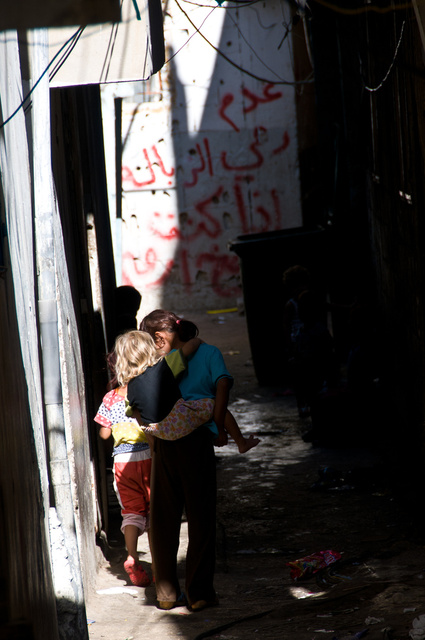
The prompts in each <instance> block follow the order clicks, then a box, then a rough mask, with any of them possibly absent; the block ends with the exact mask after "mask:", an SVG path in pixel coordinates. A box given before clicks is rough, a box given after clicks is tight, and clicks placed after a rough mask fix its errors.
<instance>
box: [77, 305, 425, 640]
mask: <svg viewBox="0 0 425 640" xmlns="http://www.w3.org/2000/svg"><path fill="white" fill-rule="evenodd" d="M185 315H186V317H188V318H190V319H192V320H194V321H195V322H197V324H198V326H199V327H200V329H201V336H202V337H203V338H204V339H205V340H206V341H208V342H211V343H214V344H216V345H217V346H219V347H220V348H221V350H222V351H223V353H224V355H225V358H226V361H227V364H228V367H229V369H230V371H231V373H233V375H234V376H235V388H234V390H233V392H232V407H231V408H232V411H233V412H234V414H235V416H236V418H237V419H238V421H239V423H240V426H241V428H242V430H243V431H244V432H245V433H247V434H249V433H257V434H258V435H259V437H260V438H261V443H260V444H259V445H258V447H256V448H255V449H253V450H251V451H250V452H248V453H247V454H245V455H240V454H238V452H237V449H236V446H235V445H234V444H233V443H232V444H230V445H229V446H227V447H226V448H223V449H219V450H217V470H218V483H219V506H218V529H217V531H218V544H217V571H216V589H217V591H218V594H219V598H220V605H219V606H218V607H215V608H211V609H206V610H204V611H202V612H200V613H189V612H188V611H187V609H186V608H184V607H180V608H176V609H173V610H171V611H170V612H164V611H159V610H158V609H156V607H155V590H154V587H152V586H151V587H148V588H147V589H142V588H137V587H132V586H130V585H129V583H128V581H127V579H126V574H125V573H124V571H123V567H122V563H123V559H124V555H123V554H124V551H123V547H122V537H121V536H120V534H119V532H118V531H117V535H115V536H112V537H111V539H110V540H109V543H110V548H109V550H108V559H103V561H102V566H101V569H100V572H99V576H98V582H97V591H96V593H95V594H93V595H92V596H91V597H90V598H89V600H88V604H87V615H88V618H89V635H90V638H91V639H92V640H100V639H101V638H105V639H107V640H130V639H131V640H142V638H143V639H144V638H158V640H159V639H161V640H163V639H168V638H170V639H171V638H173V639H174V638H184V639H187V640H198V639H200V638H207V637H212V638H221V639H223V640H226V639H228V640H230V639H232V640H233V639H234V640H236V639H247V638H253V637H261V638H262V640H269V639H270V640H284V639H287V638H288V639H289V638H291V639H292V638H293V639H296V640H319V639H322V638H324V639H325V638H329V639H330V640H348V639H351V638H352V639H354V638H361V637H363V636H366V635H367V638H368V639H369V640H378V639H386V640H408V639H409V638H410V637H412V638H413V639H414V640H415V639H419V638H423V637H425V629H424V635H420V622H421V620H419V621H418V618H419V616H421V615H422V614H425V604H424V603H425V548H424V544H423V539H422V538H421V536H420V534H419V530H418V522H417V521H415V518H417V514H415V513H412V512H411V509H410V505H409V508H408V506H407V504H405V503H404V502H403V500H402V499H401V497H400V494H399V493H395V492H394V480H395V479H396V478H395V477H394V473H392V472H390V470H389V468H388V464H387V458H386V456H383V455H382V454H381V452H380V451H379V450H376V448H375V450H373V451H372V450H369V449H367V448H362V447H360V446H359V443H353V446H352V447H350V448H348V447H344V448H335V447H333V448H325V447H318V446H312V445H311V444H310V443H307V442H304V441H303V439H302V435H303V433H304V432H305V429H306V424H305V421H304V422H303V421H301V420H300V419H299V417H298V413H297V409H296V404H295V401H294V398H293V396H290V395H288V396H285V395H281V394H280V393H279V391H281V390H279V389H271V388H263V387H262V388H260V387H258V386H257V383H256V379H255V377H254V371H253V367H252V365H251V364H250V352H249V345H248V340H247V334H246V327H245V319H244V318H243V316H240V315H238V314H237V313H223V314H206V313H205V314H194V313H187V314H185ZM343 427H344V416H341V428H343ZM324 469H328V475H326V474H325V475H324V476H323V473H322V475H321V472H322V471H323V470H324ZM114 538H115V539H114ZM186 544H187V537H186V526H185V523H183V526H182V544H181V549H180V563H181V570H182V574H181V575H182V576H183V568H184V554H185V548H186ZM324 550H332V551H335V552H338V553H339V554H341V560H339V562H337V563H335V564H334V565H329V567H328V568H326V569H324V570H323V571H321V572H319V573H318V574H316V575H315V576H310V577H309V578H307V579H302V580H299V581H296V582H294V581H293V580H292V579H291V576H290V567H288V565H287V563H288V562H291V561H295V560H297V559H299V558H303V557H305V556H307V555H309V554H312V553H315V552H319V551H324ZM139 551H140V557H141V560H142V562H143V563H144V564H145V566H146V568H147V569H148V570H150V562H151V558H150V554H149V549H148V545H147V539H146V538H145V537H143V538H142V539H141V540H140V544H139ZM415 620H416V622H415ZM414 625H418V626H419V628H418V629H416V631H417V633H416V635H412V636H410V635H409V632H410V631H411V630H412V629H413V628H414ZM423 626H424V627H425V624H424V625H423Z"/></svg>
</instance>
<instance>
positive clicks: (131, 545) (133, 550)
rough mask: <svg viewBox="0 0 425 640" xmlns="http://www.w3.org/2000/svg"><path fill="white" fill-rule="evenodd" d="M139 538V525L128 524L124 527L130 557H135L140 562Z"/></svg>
mask: <svg viewBox="0 0 425 640" xmlns="http://www.w3.org/2000/svg"><path fill="white" fill-rule="evenodd" d="M138 539H139V527H136V525H134V524H128V525H126V526H125V527H124V540H125V546H126V547H127V554H128V557H130V556H131V557H132V558H134V559H135V561H136V563H137V564H139V554H138V553H137V541H138Z"/></svg>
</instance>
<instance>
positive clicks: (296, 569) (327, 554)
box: [286, 549, 416, 640]
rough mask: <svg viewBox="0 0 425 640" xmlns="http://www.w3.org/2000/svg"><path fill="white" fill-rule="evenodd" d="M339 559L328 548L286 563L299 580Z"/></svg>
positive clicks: (335, 552)
mask: <svg viewBox="0 0 425 640" xmlns="http://www.w3.org/2000/svg"><path fill="white" fill-rule="evenodd" d="M340 559H341V554H340V553H339V552H338V551H332V550H331V549H328V550H326V551H317V552H316V553H312V554H311V555H309V556H305V557H304V558H299V559H298V560H293V561H292V562H287V563H286V564H287V566H288V567H290V568H291V578H292V580H299V579H300V578H306V577H308V576H310V575H313V574H314V573H317V572H318V571H320V569H324V568H325V567H327V566H329V565H330V564H333V563H334V562H336V561H337V560H340ZM415 640H416V638H415Z"/></svg>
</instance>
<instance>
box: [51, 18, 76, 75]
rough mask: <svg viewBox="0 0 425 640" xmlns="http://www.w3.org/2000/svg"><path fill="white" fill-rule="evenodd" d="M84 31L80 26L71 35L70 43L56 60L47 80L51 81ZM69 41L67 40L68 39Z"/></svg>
mask: <svg viewBox="0 0 425 640" xmlns="http://www.w3.org/2000/svg"><path fill="white" fill-rule="evenodd" d="M83 31H84V27H81V28H80V29H79V31H78V32H76V33H74V35H73V36H72V37H73V41H72V43H71V44H70V46H69V47H68V49H67V50H66V52H65V53H64V55H63V56H62V58H61V59H60V60H59V61H58V63H57V64H56V66H55V67H54V68H53V69H52V71H51V72H50V73H49V81H50V82H51V81H52V80H53V78H54V77H55V75H56V74H57V73H58V72H59V70H60V69H61V68H62V67H63V65H64V64H65V62H66V61H67V59H68V58H69V56H70V55H71V53H72V51H73V50H74V48H75V46H76V44H77V42H78V41H79V39H80V38H81V36H82V34H83ZM68 42H69V41H68Z"/></svg>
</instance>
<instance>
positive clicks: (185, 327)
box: [140, 309, 260, 453]
mask: <svg viewBox="0 0 425 640" xmlns="http://www.w3.org/2000/svg"><path fill="white" fill-rule="evenodd" d="M140 330H141V331H146V332H147V333H149V334H150V335H151V336H152V338H153V339H154V341H155V345H156V347H157V349H158V352H159V353H160V354H168V353H169V352H170V351H171V350H172V349H173V348H174V346H175V342H176V340H177V341H180V342H182V343H185V344H187V343H188V341H190V340H191V339H193V338H195V337H196V336H197V335H198V327H197V326H196V325H195V324H194V323H193V322H191V321H190V320H184V319H183V318H179V317H178V316H177V315H176V314H175V313H172V312H171V311H165V310H163V309H156V310H155V311H152V312H151V313H149V314H148V315H147V316H145V317H144V318H143V320H142V322H141V324H140ZM170 355H172V354H170ZM219 411H220V408H219V407H217V410H216V411H215V414H216V415H218V413H219ZM223 415H224V423H223V424H221V421H219V420H215V422H216V425H217V428H218V438H217V441H216V445H218V446H222V445H223V444H227V433H228V434H229V435H230V436H231V438H232V439H233V440H234V441H235V443H236V445H237V447H238V449H239V453H246V452H247V451H249V450H250V449H252V448H253V447H256V446H257V444H258V443H259V442H260V439H259V438H256V437H255V436H253V435H250V436H248V437H247V438H246V437H245V436H244V435H243V434H242V432H241V430H240V428H239V425H238V424H237V422H236V420H235V418H234V416H233V414H232V413H230V411H229V410H228V409H227V406H226V407H225V411H224V414H223Z"/></svg>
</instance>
